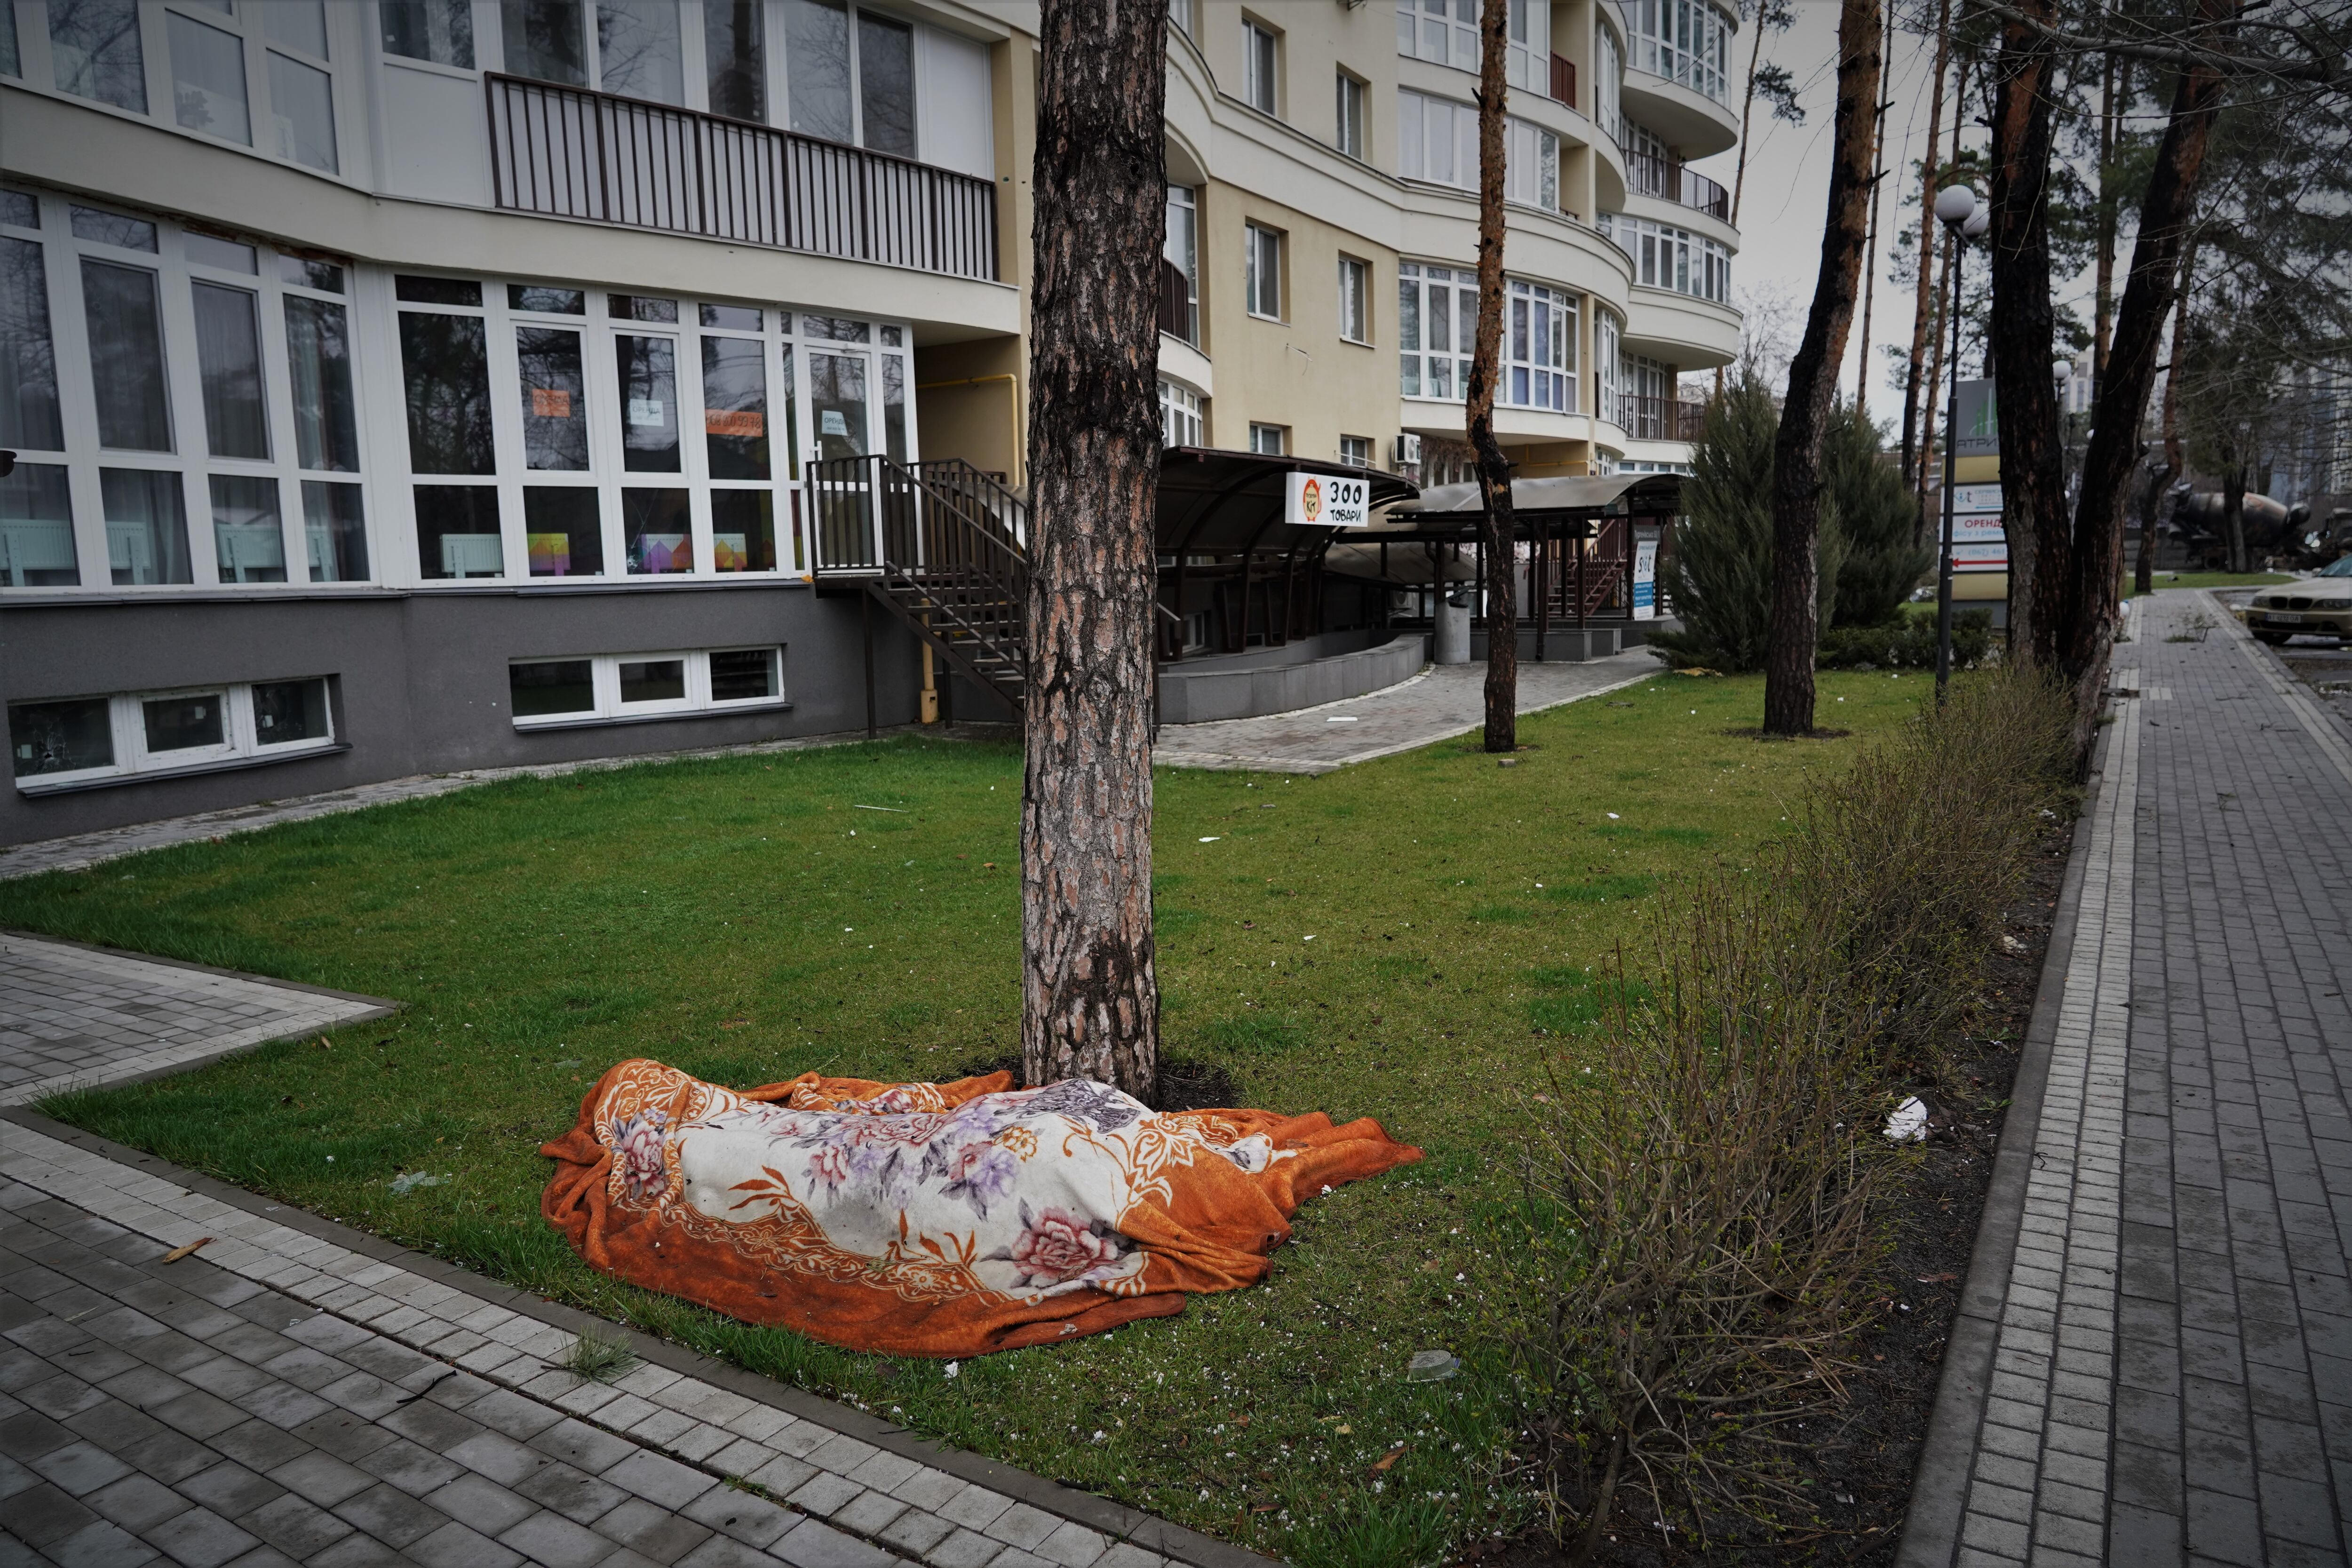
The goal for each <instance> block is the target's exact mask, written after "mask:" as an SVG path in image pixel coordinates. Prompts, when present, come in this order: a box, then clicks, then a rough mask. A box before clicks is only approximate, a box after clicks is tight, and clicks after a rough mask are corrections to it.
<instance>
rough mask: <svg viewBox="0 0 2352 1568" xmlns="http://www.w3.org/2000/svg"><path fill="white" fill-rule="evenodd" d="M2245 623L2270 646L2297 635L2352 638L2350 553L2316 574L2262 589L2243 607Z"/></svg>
mask: <svg viewBox="0 0 2352 1568" xmlns="http://www.w3.org/2000/svg"><path fill="white" fill-rule="evenodd" d="M2246 626H2247V627H2248V628H2249V629H2250V630H2252V632H2253V634H2254V636H2256V637H2260V638H2261V639H2262V640H2263V641H2264V642H2266V643H2271V644H2273V645H2275V644H2278V643H2283V642H2284V641H2286V639H2287V638H2289V637H2295V636H2298V635H2299V636H2303V637H2334V638H2336V641H2338V642H2347V641H2352V555H2347V556H2345V557H2344V558H2343V559H2341V560H2339V561H2336V562H2335V563H2332V564H2330V565H2329V566H2327V567H2326V568H2325V569H2324V570H2322V571H2321V572H2320V573H2319V574H2317V575H2316V576H2313V577H2305V578H2303V579H2301V580H2300V581H2297V582H2294V583H2284V584H2280V585H2279V586H2278V587H2275V588H2265V589H2263V591H2262V592H2261V593H2259V594H2257V595H2254V602H2253V603H2252V605H2248V606H2247V607H2246Z"/></svg>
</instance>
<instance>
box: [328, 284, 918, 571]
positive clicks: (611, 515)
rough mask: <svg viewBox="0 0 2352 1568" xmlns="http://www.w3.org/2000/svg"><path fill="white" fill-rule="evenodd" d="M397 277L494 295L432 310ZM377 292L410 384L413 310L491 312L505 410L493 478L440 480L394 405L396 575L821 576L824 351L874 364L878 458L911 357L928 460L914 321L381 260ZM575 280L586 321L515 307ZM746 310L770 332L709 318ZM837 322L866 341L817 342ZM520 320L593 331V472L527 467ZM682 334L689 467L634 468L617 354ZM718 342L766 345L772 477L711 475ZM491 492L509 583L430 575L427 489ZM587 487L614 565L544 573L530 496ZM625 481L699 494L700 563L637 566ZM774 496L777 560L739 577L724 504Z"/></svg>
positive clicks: (683, 438)
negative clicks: (706, 314)
mask: <svg viewBox="0 0 2352 1568" xmlns="http://www.w3.org/2000/svg"><path fill="white" fill-rule="evenodd" d="M397 277H447V278H450V279H453V280H456V281H460V282H467V283H474V284H478V285H479V286H480V289H481V291H482V304H481V305H480V306H479V307H474V306H464V305H430V304H419V303H414V302H411V301H407V300H398V299H396V298H395V295H396V292H397V287H396V282H395V279H396V278H397ZM370 282H371V287H372V288H373V290H374V293H375V296H376V298H377V299H378V301H379V304H380V308H381V309H382V310H384V311H385V312H387V319H388V320H389V321H391V324H392V329H393V330H392V332H391V334H390V340H389V342H388V345H387V353H386V354H385V355H384V356H383V357H384V358H386V359H387V360H388V361H389V363H391V365H392V367H393V368H392V370H391V371H390V373H389V374H391V376H392V377H393V378H394V381H393V385H394V389H395V391H397V389H398V388H400V387H401V386H402V385H403V383H402V382H401V380H400V379H399V378H400V377H401V375H402V370H401V364H400V344H399V336H398V322H397V316H398V314H399V313H400V312H403V311H412V312H420V313H436V312H437V313H440V314H446V315H478V316H481V317H483V318H484V319H485V321H486V323H487V324H486V327H485V335H486V343H487V353H488V362H489V381H490V416H491V428H492V437H493V441H494V443H495V447H494V450H495V453H496V458H495V463H494V474H492V475H470V476H469V475H457V476H441V475H433V474H417V473H415V472H413V471H412V470H411V469H410V468H409V454H408V448H407V426H406V417H407V411H406V408H405V405H404V404H402V405H396V406H394V407H393V408H392V409H390V410H389V411H388V412H387V415H386V420H387V426H386V434H385V439H386V441H387V442H389V443H392V444H393V450H394V453H395V454H396V461H394V462H392V463H387V464H380V465H379V468H381V469H383V471H384V472H385V475H386V481H385V487H384V488H385V490H386V493H387V497H388V498H389V497H392V496H396V497H397V498H398V499H397V500H391V499H387V500H386V501H385V503H384V507H383V511H384V515H385V516H386V518H387V519H396V521H391V522H388V523H387V525H386V527H385V528H384V530H383V531H384V533H385V534H386V535H387V536H388V543H389V545H390V548H391V549H392V551H393V552H394V559H396V560H397V562H398V563H399V566H398V569H397V571H398V576H397V580H398V581H400V582H402V583H403V584H415V585H416V586H418V587H420V588H424V589H427V590H442V589H446V590H460V591H462V590H465V589H466V588H467V587H468V585H469V584H470V585H472V586H474V587H476V588H478V587H479V586H481V585H482V584H486V583H500V584H506V585H509V586H527V587H529V588H531V589H533V590H545V591H549V592H558V593H561V592H567V591H569V592H598V591H605V592H609V591H611V590H612V589H614V588H615V587H623V586H628V587H634V586H636V585H640V584H644V585H649V586H650V585H659V584H683V583H695V582H722V583H737V582H758V581H776V580H782V579H787V578H799V577H805V576H806V574H807V572H808V557H807V551H808V548H809V544H808V540H807V537H806V521H805V517H804V512H805V507H806V503H805V500H803V496H802V489H803V484H804V478H803V470H804V467H805V465H806V464H807V462H808V461H809V460H810V458H812V456H813V455H814V453H815V451H816V450H817V447H818V434H817V432H816V431H815V430H814V428H813V427H812V426H813V421H812V420H811V419H810V418H809V417H808V414H807V410H808V409H809V407H810V399H809V383H808V377H809V356H810V355H811V354H812V353H829V354H844V355H848V356H852V357H856V358H859V359H862V360H863V361H864V363H865V366H866V420H867V427H866V430H865V431H864V432H863V433H862V442H863V445H864V447H865V449H866V451H867V452H869V453H875V454H886V453H887V451H888V449H889V433H888V417H889V416H888V408H887V404H886V402H885V398H884V388H885V384H886V383H885V375H886V373H885V363H886V362H887V361H896V362H897V363H898V374H899V386H900V390H901V392H902V394H903V396H904V402H903V403H902V404H901V405H900V407H901V410H902V414H903V417H904V420H905V452H906V456H907V458H908V461H914V460H916V459H917V458H919V455H920V453H921V450H922V447H921V441H920V432H919V428H918V425H917V419H916V395H915V375H914V371H915V366H914V358H913V353H912V349H911V347H910V345H911V343H912V341H913V336H912V328H911V326H910V325H909V324H908V323H907V322H904V321H877V320H876V319H874V318H871V317H866V316H856V315H851V314H849V313H847V312H845V311H841V310H814V311H812V310H803V309H802V308H801V307H799V306H797V305H790V304H778V303H775V302H772V301H753V300H727V299H716V298H711V297H708V296H697V295H693V294H686V293H677V292H664V291H659V290H656V289H651V288H648V287H645V286H641V285H639V286H633V285H628V284H608V283H588V282H581V281H578V280H576V279H551V278H546V277H537V278H522V277H492V276H484V275H478V274H470V273H468V274H455V273H451V274H441V273H428V272H425V271H423V270H422V269H418V268H399V269H397V270H396V271H395V270H394V269H391V268H376V269H372V272H371V278H370ZM515 286H520V287H531V288H560V289H579V290H581V291H582V292H583V294H584V296H585V300H584V310H583V314H580V315H568V314H559V313H552V312H546V311H532V310H519V309H517V308H515V307H514V306H512V305H511V304H509V294H508V290H509V288H510V287H515ZM614 295H622V296H628V297H637V298H646V299H658V300H671V301H674V302H675V303H676V304H677V321H635V320H633V319H629V318H626V317H623V316H618V315H615V314H614V312H613V309H612V300H613V297H614ZM706 305H709V306H721V307H740V308H750V309H756V310H759V311H760V312H761V326H760V328H759V330H758V331H756V332H755V331H752V330H751V329H749V328H743V327H730V326H716V325H713V326H705V325H703V324H702V310H703V307H704V306H706ZM812 316H814V317H817V318H820V319H824V320H827V321H849V322H852V323H854V324H855V325H856V327H858V328H861V329H862V330H863V331H864V334H865V335H864V337H863V338H862V339H852V340H844V339H837V338H832V337H824V336H816V335H812V334H811V332H810V331H809V330H808V321H809V319H810V318H811V317H812ZM518 327H555V328H561V329H565V330H569V331H578V332H581V333H582V334H583V350H582V377H583V387H584V391H585V396H586V399H587V405H588V408H587V426H588V452H589V463H588V467H587V468H585V469H559V470H551V469H538V468H526V467H525V466H524V465H525V462H526V460H527V453H526V451H525V449H524V443H523V429H522V393H521V383H520V361H519V356H518V353H517V351H516V346H515V331H516V329H517V328H518ZM624 334H625V335H629V336H634V337H662V338H668V339H670V340H671V341H672V342H675V343H676V344H677V348H676V350H675V354H674V362H673V363H674V365H675V374H676V395H677V403H678V406H679V411H680V417H679V421H678V423H679V430H678V443H679V466H678V468H677V470H676V471H673V472H647V471H641V470H632V469H630V468H628V467H627V466H626V458H625V450H626V447H625V436H626V431H625V426H624V423H623V421H624V416H625V410H624V409H622V408H621V406H620V402H619V395H618V392H617V381H618V376H619V356H618V349H617V346H616V344H615V342H614V340H615V338H617V337H619V336H621V335H624ZM706 337H712V338H734V339H753V338H756V339H758V340H760V341H761V342H762V343H763V345H764V348H763V353H762V359H761V363H762V365H763V367H764V369H765V372H766V380H767V394H768V406H767V423H768V452H769V478H768V479H765V480H759V479H714V478H712V476H711V473H710V457H709V443H708V441H707V439H706V437H707V436H708V434H709V431H708V419H707V417H704V418H696V417H693V416H691V412H690V411H692V410H696V409H706V415H707V408H706V404H705V400H704V398H703V384H702V348H701V340H702V339H703V338H706ZM444 483H446V484H453V485H488V486H494V487H495V489H497V491H498V496H499V501H498V510H499V540H500V561H501V565H502V571H501V574H500V575H499V577H497V578H486V577H468V578H450V577H437V576H436V577H426V576H425V573H424V568H425V564H426V563H425V562H424V561H423V560H422V559H421V558H420V554H419V541H418V538H417V534H416V521H415V487H416V486H418V485H436V484H444ZM575 486H576V487H580V488H590V489H594V490H595V491H596V493H597V515H598V522H599V527H600V530H601V531H600V535H599V537H600V539H601V541H602V545H603V551H602V553H603V556H604V569H603V571H602V572H601V573H599V574H594V575H588V574H575V575H567V576H561V577H558V576H539V577H533V576H532V575H531V574H530V548H529V539H528V535H529V532H530V530H529V528H528V526H527V522H528V518H527V515H526V513H525V510H524V504H525V503H524V497H523V491H524V490H526V489H534V488H542V487H544V488H562V487H575ZM625 489H683V490H685V491H686V492H687V494H688V517H689V519H690V522H691V539H692V551H693V562H694V563H693V567H692V569H691V570H689V571H685V572H664V573H633V572H631V571H630V570H629V569H628V534H627V520H626V516H625V512H624V510H623V503H622V495H621V492H622V491H623V490H625ZM763 489H764V490H767V491H769V492H770V493H771V494H772V497H773V501H772V509H773V517H774V525H775V534H776V563H775V566H774V567H773V568H772V569H770V570H765V571H727V572H721V571H719V569H718V564H717V562H716V561H715V559H714V552H713V544H714V540H713V537H712V535H713V532H714V530H713V526H712V508H711V497H712V496H713V495H714V494H715V493H717V492H719V491H725V490H751V491H759V490H763Z"/></svg>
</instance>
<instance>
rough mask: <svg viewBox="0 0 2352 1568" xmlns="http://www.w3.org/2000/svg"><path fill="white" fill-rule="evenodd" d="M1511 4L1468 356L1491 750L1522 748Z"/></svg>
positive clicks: (1491, 29)
mask: <svg viewBox="0 0 2352 1568" xmlns="http://www.w3.org/2000/svg"><path fill="white" fill-rule="evenodd" d="M1509 20H1510V0H1484V4H1483V6H1482V8H1481V9H1480V11H1479V15H1478V33H1479V39H1480V45H1481V50H1480V61H1479V67H1478V341H1477V342H1476V343H1475V345H1474V346H1473V348H1472V352H1471V355H1470V384H1469V385H1468V386H1467V387H1465V389H1464V390H1465V395H1466V399H1467V402H1468V404H1469V426H1470V445H1471V447H1472V448H1473V449H1474V450H1475V452H1476V453H1477V457H1478V500H1479V502H1480V503H1481V505H1482V506H1483V508H1484V509H1485V516H1484V518H1483V520H1482V521H1481V524H1480V526H1481V528H1482V529H1483V530H1484V531H1485V533H1486V750H1488V751H1490V752H1516V751H1517V750H1518V748H1519V606H1518V593H1517V588H1518V584H1517V565H1518V537H1519V533H1518V527H1517V521H1516V520H1515V519H1514V518H1513V516H1512V513H1511V464H1510V459H1509V458H1506V457H1504V456H1503V446H1502V443H1501V442H1500V441H1497V440H1496V438H1495V381H1496V375H1497V374H1499V372H1500V368H1501V364H1502V358H1503V159H1504V155H1505V148H1504V141H1503V123H1504V119H1503V110H1504V106H1505V103H1506V100H1507V94H1508V93H1509V90H1510V89H1509V84H1508V82H1507V80H1506V79H1505V77H1504V73H1503V67H1504V64H1505V62H1506V61H1507V59H1508V58H1509V55H1508V50H1509V47H1510V39H1509V34H1508V32H1507V24H1508V23H1509Z"/></svg>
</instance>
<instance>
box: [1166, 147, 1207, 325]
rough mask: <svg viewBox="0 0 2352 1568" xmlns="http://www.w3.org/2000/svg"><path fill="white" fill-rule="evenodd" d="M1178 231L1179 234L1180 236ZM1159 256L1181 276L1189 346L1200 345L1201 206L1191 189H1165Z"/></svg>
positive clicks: (1177, 186)
mask: <svg viewBox="0 0 2352 1568" xmlns="http://www.w3.org/2000/svg"><path fill="white" fill-rule="evenodd" d="M1180 231H1181V232H1180ZM1160 255H1161V256H1163V257H1165V258H1167V259H1168V260H1169V262H1170V263H1171V265H1173V266H1174V267H1175V268H1177V269H1178V270H1179V271H1181V272H1182V273H1183V274H1184V310H1185V318H1184V319H1185V321H1186V324H1187V325H1188V326H1189V327H1190V328H1191V331H1188V332H1187V333H1186V334H1185V337H1184V341H1185V342H1188V343H1198V342H1200V341H1201V202H1200V197H1199V195H1197V194H1196V193H1195V192H1194V191H1193V189H1192V186H1190V185H1177V184H1171V185H1170V186H1169V187H1168V235H1167V237H1166V239H1165V240H1163V241H1162V242H1161V245H1160Z"/></svg>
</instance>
